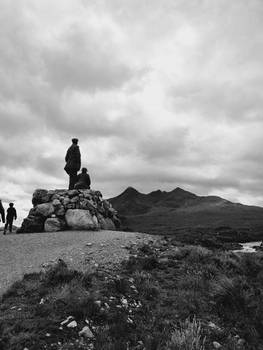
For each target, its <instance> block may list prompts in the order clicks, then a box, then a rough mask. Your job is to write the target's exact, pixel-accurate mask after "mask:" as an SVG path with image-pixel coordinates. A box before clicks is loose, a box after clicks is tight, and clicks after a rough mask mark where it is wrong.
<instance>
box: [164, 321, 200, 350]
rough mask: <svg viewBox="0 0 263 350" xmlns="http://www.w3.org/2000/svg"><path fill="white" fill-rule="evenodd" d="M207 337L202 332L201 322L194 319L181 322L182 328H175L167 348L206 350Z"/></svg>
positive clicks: (170, 349)
mask: <svg viewBox="0 0 263 350" xmlns="http://www.w3.org/2000/svg"><path fill="white" fill-rule="evenodd" d="M204 349H205V338H204V337H202V334H201V323H200V322H199V321H197V320H196V318H194V319H193V321H192V322H191V321H190V319H187V320H186V321H185V322H181V324H180V328H179V329H175V330H173V332H172V334H171V339H170V340H169V341H168V342H167V350H204Z"/></svg>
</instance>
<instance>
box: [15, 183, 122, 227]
mask: <svg viewBox="0 0 263 350" xmlns="http://www.w3.org/2000/svg"><path fill="white" fill-rule="evenodd" d="M32 204H33V208H32V209H31V210H30V211H29V214H28V216H27V218H25V219H24V220H23V223H22V226H21V228H20V229H18V231H17V233H30V232H43V231H46V232H54V231H61V230H65V229H69V230H98V229H105V230H115V229H116V227H118V226H119V219H118V217H117V211H116V210H115V209H114V208H113V207H112V205H111V204H110V203H109V202H108V201H107V200H105V199H103V198H102V194H101V193H100V192H99V191H93V190H50V191H47V190H43V189H37V190H36V191H35V192H34V193H33V198H32Z"/></svg>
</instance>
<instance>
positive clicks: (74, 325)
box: [67, 320, 78, 328]
mask: <svg viewBox="0 0 263 350" xmlns="http://www.w3.org/2000/svg"><path fill="white" fill-rule="evenodd" d="M77 326H78V324H77V322H76V321H75V320H74V321H71V322H69V323H68V324H67V327H68V328H76V327H77Z"/></svg>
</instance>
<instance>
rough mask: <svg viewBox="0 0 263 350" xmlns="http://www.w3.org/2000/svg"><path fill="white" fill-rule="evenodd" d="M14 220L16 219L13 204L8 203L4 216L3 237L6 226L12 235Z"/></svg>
mask: <svg viewBox="0 0 263 350" xmlns="http://www.w3.org/2000/svg"><path fill="white" fill-rule="evenodd" d="M14 219H15V220H16V219H17V215H16V209H15V208H14V203H9V208H8V209H7V214H6V224H5V229H4V235H5V234H6V230H7V228H8V226H9V232H10V233H12V228H13V220H14Z"/></svg>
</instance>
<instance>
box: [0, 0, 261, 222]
mask: <svg viewBox="0 0 263 350" xmlns="http://www.w3.org/2000/svg"><path fill="white" fill-rule="evenodd" d="M0 4H1V8H0V21H1V31H0V82H1V83H0V186H1V187H0V188H1V193H0V196H1V198H2V200H3V201H4V203H7V202H9V201H11V200H12V201H15V203H16V206H17V209H18V212H19V214H20V217H22V216H25V214H26V211H27V210H28V209H29V207H30V206H31V203H30V201H31V196H32V192H33V191H34V189H35V188H47V189H53V188H65V187H66V186H67V184H68V178H67V175H66V173H65V172H64V170H63V167H64V157H65V152H66V150H67V148H68V147H69V146H70V144H71V138H72V137H78V138H79V145H80V149H81V153H82V165H83V166H86V167H87V168H88V169H89V172H90V174H91V179H92V187H93V188H94V189H98V190H101V192H102V193H103V195H104V197H110V196H115V195H118V194H119V193H120V192H121V191H123V190H124V189H125V188H126V187H127V186H133V187H135V188H137V189H138V190H140V191H142V192H146V193H147V192H150V191H152V190H156V189H161V190H172V189H174V188H175V187H177V186H179V187H182V188H184V189H186V190H189V191H192V192H194V193H196V194H201V195H208V194H217V195H220V196H222V197H224V198H227V199H229V200H233V201H238V202H243V203H245V204H255V205H261V206H263V138H262V131H263V128H262V126H263V115H262V112H263V98H262V97H263V96H262V95H263V69H262V68H263V63H262V62H263V35H262V33H263V2H262V0H258V1H257V0H249V1H247V0H231V1H229V0H203V1H202V0H188V1H185V0H148V1H146V0H110V1H109V0H104V1H103V0H82V1H81V0H56V1H54V0H38V1H36V0H31V1H30V0H0Z"/></svg>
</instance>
